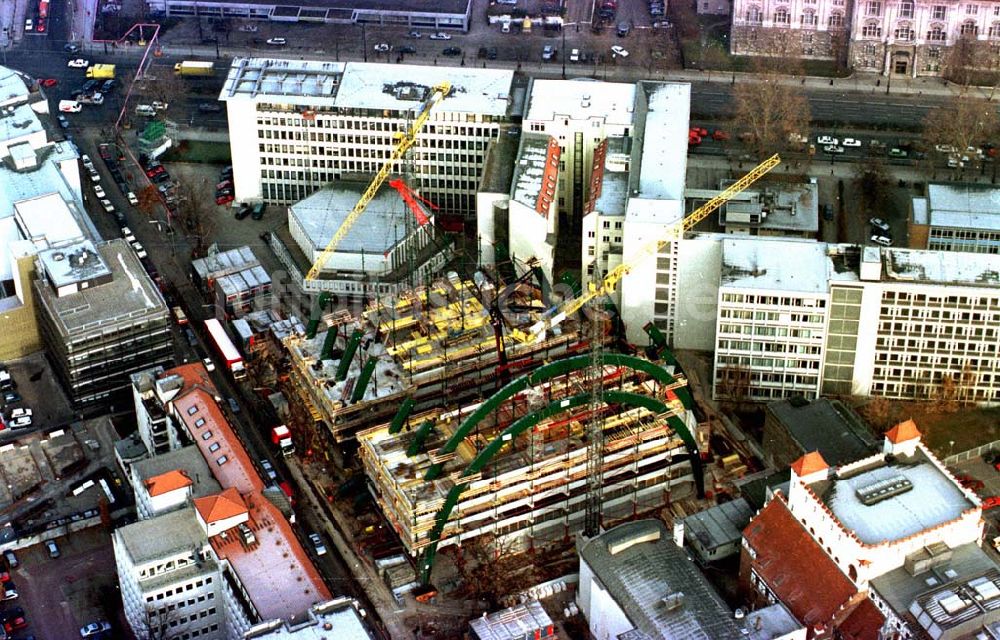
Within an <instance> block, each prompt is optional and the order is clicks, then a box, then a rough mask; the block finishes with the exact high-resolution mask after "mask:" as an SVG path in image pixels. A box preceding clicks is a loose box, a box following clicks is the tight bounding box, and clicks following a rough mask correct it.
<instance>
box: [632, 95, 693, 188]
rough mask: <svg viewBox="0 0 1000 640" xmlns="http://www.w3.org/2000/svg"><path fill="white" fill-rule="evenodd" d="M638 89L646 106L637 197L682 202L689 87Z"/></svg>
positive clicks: (689, 113) (685, 170)
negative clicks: (645, 99) (644, 93)
mask: <svg viewBox="0 0 1000 640" xmlns="http://www.w3.org/2000/svg"><path fill="white" fill-rule="evenodd" d="M640 86H641V87H642V89H643V91H645V92H646V96H647V101H648V104H647V112H646V127H645V135H644V136H643V139H642V158H641V160H640V161H639V194H640V195H641V196H642V197H644V198H662V199H667V200H679V199H682V198H683V197H684V183H685V180H686V176H687V133H688V123H689V121H690V117H691V85H690V84H687V83H681V82H643V83H641V85H640Z"/></svg>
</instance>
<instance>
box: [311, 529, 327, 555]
mask: <svg viewBox="0 0 1000 640" xmlns="http://www.w3.org/2000/svg"><path fill="white" fill-rule="evenodd" d="M309 542H311V543H312V546H313V551H315V552H316V555H318V556H324V555H326V545H325V544H323V538H321V537H319V534H318V533H315V532H314V533H310V534H309Z"/></svg>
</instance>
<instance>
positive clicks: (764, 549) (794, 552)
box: [743, 495, 857, 627]
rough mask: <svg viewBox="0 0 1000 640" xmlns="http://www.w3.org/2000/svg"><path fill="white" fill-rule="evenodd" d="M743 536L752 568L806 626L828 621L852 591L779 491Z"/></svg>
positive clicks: (848, 582) (849, 582)
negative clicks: (752, 553) (749, 550)
mask: <svg viewBox="0 0 1000 640" xmlns="http://www.w3.org/2000/svg"><path fill="white" fill-rule="evenodd" d="M743 537H744V539H745V540H746V542H747V544H748V545H749V546H750V548H751V549H753V550H754V552H755V553H756V557H755V558H753V559H752V560H751V566H752V567H753V570H754V571H755V572H756V573H757V575H758V576H759V577H760V578H761V579H762V580H763V581H764V583H765V584H766V585H767V586H768V588H769V589H770V590H771V591H772V592H774V594H775V596H777V598H778V599H779V600H781V602H783V603H784V604H785V606H786V607H788V610H789V611H791V612H792V615H794V616H795V617H796V618H798V619H799V620H800V621H802V623H803V624H805V625H806V626H808V627H811V626H813V625H816V624H825V623H827V622H828V621H830V619H831V618H832V617H833V615H834V614H835V613H836V612H837V610H838V609H839V608H840V607H841V606H842V605H843V604H845V603H846V602H847V601H848V600H849V599H850V598H851V596H852V595H854V594H855V593H856V592H857V589H856V588H855V587H854V585H853V584H852V583H851V581H850V580H848V579H847V576H845V575H844V574H843V573H842V572H841V571H840V569H839V568H838V567H837V565H836V564H835V563H834V562H833V559H832V558H830V556H828V555H827V554H826V552H824V551H823V549H822V548H821V547H820V546H819V545H818V544H817V543H816V541H815V540H814V539H813V537H812V536H811V535H809V532H808V531H806V530H805V529H803V528H802V525H801V524H800V523H799V521H798V520H796V519H795V516H793V515H792V512H791V511H789V510H788V506H787V505H786V504H785V501H784V500H783V499H782V498H781V496H780V495H779V496H775V498H774V499H773V500H771V502H769V503H768V504H767V505H766V506H765V507H764V508H763V509H762V510H761V512H760V513H758V514H757V517H755V518H754V519H753V520H751V521H750V524H748V525H747V528H746V529H744V530H743Z"/></svg>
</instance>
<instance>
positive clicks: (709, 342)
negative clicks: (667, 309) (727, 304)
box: [674, 234, 724, 351]
mask: <svg viewBox="0 0 1000 640" xmlns="http://www.w3.org/2000/svg"><path fill="white" fill-rule="evenodd" d="M723 239H724V236H723V234H706V235H701V236H697V237H695V238H688V239H686V240H684V241H682V242H680V243H679V245H678V247H677V263H678V264H677V288H678V290H679V291H682V292H683V296H682V303H681V304H677V305H675V309H676V312H675V314H676V321H675V322H676V323H675V325H674V347H676V348H677V349H696V350H699V351H711V350H712V349H714V348H715V320H716V316H717V315H718V313H719V310H718V294H719V278H720V277H721V270H722V240H723Z"/></svg>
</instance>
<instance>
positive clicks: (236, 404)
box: [226, 397, 240, 413]
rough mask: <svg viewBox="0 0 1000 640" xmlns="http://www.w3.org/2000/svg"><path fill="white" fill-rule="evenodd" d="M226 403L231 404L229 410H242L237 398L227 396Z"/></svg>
mask: <svg viewBox="0 0 1000 640" xmlns="http://www.w3.org/2000/svg"><path fill="white" fill-rule="evenodd" d="M226 404H228V405H229V410H230V411H232V412H233V413H239V412H240V403H239V402H236V398H233V397H228V398H226Z"/></svg>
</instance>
